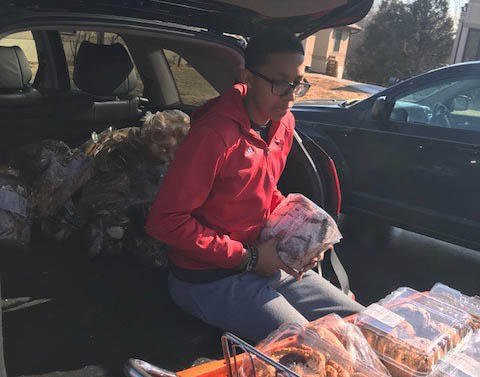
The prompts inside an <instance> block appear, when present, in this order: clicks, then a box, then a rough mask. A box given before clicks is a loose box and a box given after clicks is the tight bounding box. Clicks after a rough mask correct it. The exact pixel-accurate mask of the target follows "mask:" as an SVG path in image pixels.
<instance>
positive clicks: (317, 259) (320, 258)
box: [298, 245, 333, 280]
mask: <svg viewBox="0 0 480 377" xmlns="http://www.w3.org/2000/svg"><path fill="white" fill-rule="evenodd" d="M328 250H333V245H329V246H328V247H327V248H326V249H321V250H320V252H319V253H318V254H317V255H316V256H314V257H313V258H312V259H311V260H310V262H309V263H308V264H307V265H306V266H305V267H303V268H302V269H301V270H300V271H299V272H298V274H299V276H300V279H302V278H303V275H304V274H305V273H306V272H307V271H309V270H311V269H312V268H315V267H316V266H317V264H318V263H320V262H321V261H323V258H324V257H325V253H326V252H327V251H328ZM300 279H299V280H300Z"/></svg>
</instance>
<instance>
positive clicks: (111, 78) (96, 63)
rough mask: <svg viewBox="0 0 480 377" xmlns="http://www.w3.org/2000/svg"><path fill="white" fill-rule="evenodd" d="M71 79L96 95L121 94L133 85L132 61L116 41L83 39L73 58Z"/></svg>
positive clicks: (85, 90) (134, 84)
mask: <svg viewBox="0 0 480 377" xmlns="http://www.w3.org/2000/svg"><path fill="white" fill-rule="evenodd" d="M73 81H74V82H75V85H77V87H78V88H80V89H81V90H83V91H84V92H87V93H90V94H94V95H97V96H108V95H115V96H118V95H123V94H127V93H128V92H130V91H132V90H133V89H135V87H136V86H137V76H136V75H135V70H134V66H133V63H132V60H131V59H130V55H128V52H127V50H126V49H125V47H124V46H123V45H121V44H120V43H114V44H112V45H102V44H94V43H91V42H89V41H83V42H82V43H81V45H80V47H79V49H78V52H77V56H76V58H75V67H74V70H73Z"/></svg>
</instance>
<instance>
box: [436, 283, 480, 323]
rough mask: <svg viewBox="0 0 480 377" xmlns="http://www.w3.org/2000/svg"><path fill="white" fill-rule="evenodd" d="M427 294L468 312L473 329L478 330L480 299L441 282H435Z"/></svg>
mask: <svg viewBox="0 0 480 377" xmlns="http://www.w3.org/2000/svg"><path fill="white" fill-rule="evenodd" d="M429 295H430V296H431V297H433V298H436V299H437V300H439V301H442V302H445V303H447V304H450V305H452V306H454V307H456V308H459V309H462V310H464V311H466V312H467V313H469V314H470V315H471V316H472V328H473V330H474V331H478V330H480V300H478V299H477V298H475V297H470V296H467V295H464V294H463V293H462V292H460V291H458V290H456V289H454V288H451V287H449V286H447V285H445V284H442V283H436V284H435V285H434V286H433V287H432V289H431V290H430V292H429Z"/></svg>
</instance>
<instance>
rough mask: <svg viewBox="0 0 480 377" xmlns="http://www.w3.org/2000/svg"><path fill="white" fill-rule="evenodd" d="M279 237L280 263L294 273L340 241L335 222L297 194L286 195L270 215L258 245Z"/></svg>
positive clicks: (340, 236)
mask: <svg viewBox="0 0 480 377" xmlns="http://www.w3.org/2000/svg"><path fill="white" fill-rule="evenodd" d="M277 236H280V242H279V243H278V245H277V250H278V255H279V257H280V259H282V261H283V262H284V263H285V264H286V265H287V266H289V267H291V268H293V269H294V270H297V271H298V270H301V269H302V268H303V267H305V266H306V265H307V264H309V262H310V260H311V259H312V258H314V257H316V256H318V255H319V254H320V253H321V252H323V251H325V250H327V249H328V248H329V246H331V245H333V244H335V243H337V242H339V241H340V240H341V238H342V235H341V234H340V231H339V230H338V227H337V224H336V222H335V220H334V219H333V218H332V217H331V216H330V215H329V214H328V213H327V212H325V211H324V210H323V209H322V208H320V207H319V206H317V205H316V204H315V203H313V202H312V201H311V200H310V199H308V198H306V197H305V196H303V195H301V194H290V195H288V196H287V197H286V198H285V199H284V200H283V201H282V202H281V203H280V204H279V205H278V207H276V208H275V210H274V211H273V212H272V213H271V214H270V216H269V217H268V219H267V222H266V224H265V227H264V228H263V229H262V232H261V233H260V237H259V239H260V241H265V240H268V239H271V238H274V237H277Z"/></svg>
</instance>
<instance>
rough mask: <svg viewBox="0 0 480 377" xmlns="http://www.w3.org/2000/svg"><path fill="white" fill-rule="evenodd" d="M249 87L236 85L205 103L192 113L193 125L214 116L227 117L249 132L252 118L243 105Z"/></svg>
mask: <svg viewBox="0 0 480 377" xmlns="http://www.w3.org/2000/svg"><path fill="white" fill-rule="evenodd" d="M247 91H248V87H247V85H245V84H235V85H234V86H233V87H231V88H230V89H229V90H227V91H226V92H225V93H223V94H222V95H220V96H218V97H215V98H213V99H211V100H210V101H208V102H207V103H205V104H204V105H203V106H201V107H200V108H198V109H197V110H195V111H194V112H193V113H192V116H191V125H192V126H195V124H196V123H197V122H198V123H200V122H199V121H201V120H202V119H203V118H206V117H210V116H212V115H215V116H220V117H225V118H228V119H231V120H233V121H234V122H235V123H238V124H239V125H240V126H241V128H242V131H243V132H247V133H248V132H249V131H250V129H251V127H250V118H249V117H248V113H247V109H246V108H245V105H244V104H243V98H244V97H245V96H246V95H247Z"/></svg>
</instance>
